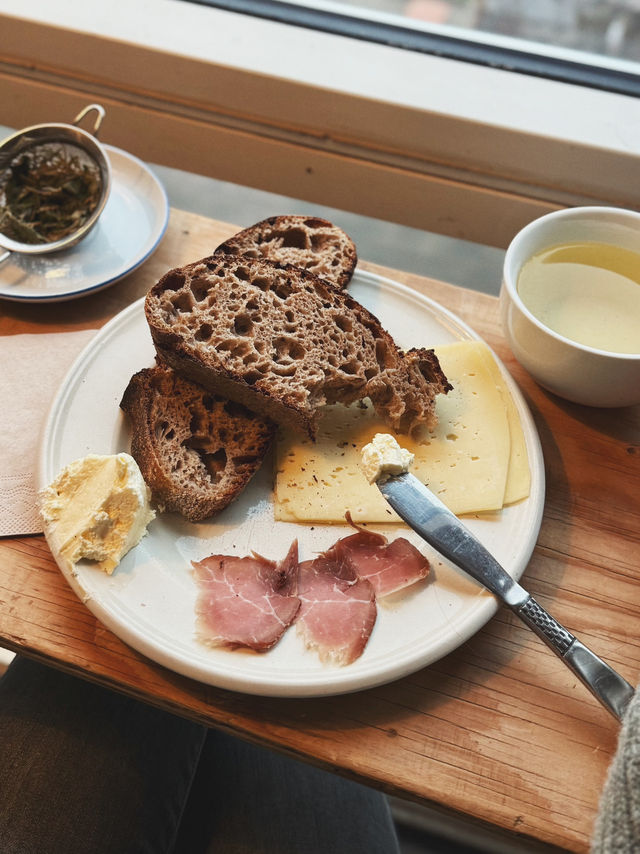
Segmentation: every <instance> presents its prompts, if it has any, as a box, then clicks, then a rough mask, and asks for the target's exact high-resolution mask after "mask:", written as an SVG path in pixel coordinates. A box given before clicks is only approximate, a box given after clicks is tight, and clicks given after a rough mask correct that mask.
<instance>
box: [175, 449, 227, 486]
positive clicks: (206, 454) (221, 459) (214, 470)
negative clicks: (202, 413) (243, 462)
mask: <svg viewBox="0 0 640 854" xmlns="http://www.w3.org/2000/svg"><path fill="white" fill-rule="evenodd" d="M185 445H186V446H187V447H189V448H190V449H191V450H192V451H195V453H196V454H197V455H198V457H199V458H200V462H201V463H202V465H203V466H204V468H205V471H206V472H207V474H208V475H209V477H210V478H211V480H212V481H213V482H214V483H215V482H216V481H218V480H220V478H221V477H222V475H223V474H224V471H225V469H226V467H227V452H226V451H225V449H224V448H219V449H218V450H217V451H214V452H213V453H212V452H210V451H208V450H207V449H206V448H204V447H202V445H200V444H198V440H197V439H194V440H193V441H192V442H191V443H189V442H185Z"/></svg>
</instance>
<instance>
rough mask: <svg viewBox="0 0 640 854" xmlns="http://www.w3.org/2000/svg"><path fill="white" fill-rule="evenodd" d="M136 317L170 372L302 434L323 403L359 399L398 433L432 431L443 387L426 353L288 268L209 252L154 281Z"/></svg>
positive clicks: (339, 294)
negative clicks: (406, 347) (407, 347)
mask: <svg viewBox="0 0 640 854" xmlns="http://www.w3.org/2000/svg"><path fill="white" fill-rule="evenodd" d="M145 311H146V316H147V321H148V323H149V328H150V330H151V335H152V338H153V341H154V344H155V347H156V351H157V353H158V355H159V356H160V358H161V359H162V360H163V361H165V362H166V363H167V364H168V365H170V366H171V367H172V368H174V369H175V370H176V371H178V373H180V374H182V375H183V376H185V377H187V378H189V379H191V380H193V381H195V382H198V383H200V384H201V385H203V386H205V387H206V388H208V389H210V390H211V391H214V392H216V393H217V394H220V395H221V396H223V397H228V398H230V399H232V400H236V401H238V402H239V403H242V404H244V405H245V406H247V407H248V408H249V409H251V410H253V411H254V412H257V413H260V414H262V415H264V416H266V417H268V418H271V419H272V420H274V421H277V422H278V423H281V424H290V425H292V426H297V427H299V428H301V429H302V430H305V431H307V432H308V433H309V435H311V436H314V435H315V429H316V423H317V420H318V416H319V409H320V407H321V406H323V405H324V404H325V403H345V404H348V403H351V402H353V401H355V400H362V399H363V398H365V397H369V398H370V399H371V402H372V403H373V406H374V407H375V409H376V411H377V412H378V414H379V415H380V416H381V417H382V418H383V419H384V420H385V421H386V422H387V423H388V424H389V425H390V426H391V427H392V428H393V429H394V430H397V431H398V432H400V433H410V432H412V430H413V429H414V428H415V427H417V426H418V425H422V424H424V425H426V426H427V427H429V426H432V425H433V424H435V421H436V415H435V411H434V410H435V397H436V395H437V394H438V393H441V392H442V393H446V392H447V391H448V390H449V389H450V388H451V386H450V385H449V383H448V382H447V379H446V377H445V376H444V373H443V372H442V369H441V368H440V364H439V362H438V359H437V357H436V355H435V353H434V352H433V351H432V350H424V349H420V350H411V351H409V352H408V353H406V354H404V353H402V352H401V351H400V350H399V349H398V348H397V346H396V345H395V343H394V341H393V339H392V338H391V336H390V335H389V334H388V332H386V331H385V330H384V329H383V328H382V326H381V325H380V322H379V321H378V320H377V319H376V318H375V317H374V316H373V315H372V314H371V313H370V312H369V311H367V310H366V309H365V308H364V307H363V306H361V305H360V304H359V303H358V302H356V301H355V300H354V299H353V298H352V297H350V296H349V295H348V294H347V293H346V292H344V291H342V290H340V289H338V288H336V287H334V286H332V285H330V284H328V283H327V282H325V281H324V280H323V279H320V278H319V277H318V276H314V275H312V274H311V273H307V272H305V271H304V270H301V269H299V268H296V267H290V266H285V267H282V266H279V265H275V264H272V263H270V262H269V261H264V260H262V259H252V258H246V257H238V258H235V257H232V256H229V255H223V254H215V255H212V256H211V257H209V258H205V259H203V260H202V261H197V262H195V263H193V264H189V265H187V266H185V267H181V268H177V269H175V270H171V271H170V272H168V273H167V274H166V275H165V276H163V278H162V279H160V281H159V282H158V283H157V284H156V285H154V287H152V288H151V290H150V291H149V293H148V294H147V298H146V302H145Z"/></svg>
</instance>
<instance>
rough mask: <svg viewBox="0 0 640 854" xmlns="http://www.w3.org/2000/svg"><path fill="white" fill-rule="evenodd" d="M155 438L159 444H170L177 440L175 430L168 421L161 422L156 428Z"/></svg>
mask: <svg viewBox="0 0 640 854" xmlns="http://www.w3.org/2000/svg"><path fill="white" fill-rule="evenodd" d="M154 432H155V436H156V439H157V440H158V441H159V442H170V441H171V440H172V439H174V438H175V435H176V433H175V430H174V429H173V427H170V426H169V422H168V421H160V422H159V423H158V424H156V426H155V431H154Z"/></svg>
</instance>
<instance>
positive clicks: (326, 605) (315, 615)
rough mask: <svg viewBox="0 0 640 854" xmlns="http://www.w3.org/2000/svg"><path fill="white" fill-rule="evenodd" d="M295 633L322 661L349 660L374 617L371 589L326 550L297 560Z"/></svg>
mask: <svg viewBox="0 0 640 854" xmlns="http://www.w3.org/2000/svg"><path fill="white" fill-rule="evenodd" d="M298 597H299V599H300V610H299V612H298V615H297V617H296V626H297V629H298V633H299V634H300V635H301V636H302V638H303V640H304V642H305V643H306V645H307V646H308V647H310V648H312V649H315V650H316V651H317V652H318V655H319V656H320V659H321V660H322V661H324V662H328V663H332V664H341V665H344V664H351V662H352V661H355V660H356V658H358V657H359V656H360V655H361V654H362V652H363V650H364V648H365V646H366V644H367V641H368V640H369V637H370V635H371V631H372V629H373V626H374V623H375V621H376V615H377V610H376V602H375V593H374V590H373V587H372V586H371V584H370V583H369V582H368V581H367V580H366V579H362V578H358V576H357V575H356V573H355V572H354V570H353V569H352V568H351V567H350V566H349V565H348V564H347V563H346V562H344V561H342V560H340V559H339V558H337V557H336V556H335V555H332V554H330V553H326V554H322V555H320V556H319V557H317V558H316V559H315V560H309V561H304V562H303V563H301V564H300V567H299V575H298Z"/></svg>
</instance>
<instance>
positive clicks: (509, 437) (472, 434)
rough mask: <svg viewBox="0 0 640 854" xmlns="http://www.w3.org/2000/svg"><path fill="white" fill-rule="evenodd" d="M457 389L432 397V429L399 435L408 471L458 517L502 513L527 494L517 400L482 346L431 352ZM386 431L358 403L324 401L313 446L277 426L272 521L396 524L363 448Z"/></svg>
mask: <svg viewBox="0 0 640 854" xmlns="http://www.w3.org/2000/svg"><path fill="white" fill-rule="evenodd" d="M436 352H437V354H438V358H439V360H440V363H441V365H442V368H443V370H444V372H445V374H446V375H447V377H448V379H449V381H450V382H451V384H452V385H453V387H454V388H453V391H451V392H449V394H448V395H446V396H442V395H441V396H440V397H439V399H438V405H437V412H438V419H439V422H438V426H437V428H436V430H435V431H434V432H433V433H427V432H426V431H425V432H424V433H423V434H422V435H419V436H415V437H413V438H409V437H407V436H398V437H396V438H397V439H398V441H399V442H400V445H402V447H404V448H406V449H407V450H409V451H411V453H413V454H414V456H415V459H414V463H413V465H412V467H411V471H412V473H413V474H415V476H416V477H418V478H419V479H420V480H422V481H423V483H425V484H426V485H427V486H428V487H429V488H430V489H431V490H432V491H433V492H435V493H436V494H437V495H438V496H439V497H440V499H441V500H442V501H443V502H444V503H445V504H446V505H447V506H448V507H449V508H450V509H451V510H452V511H453V512H454V513H456V514H458V515H462V514H465V513H466V514H468V513H479V512H488V511H497V510H500V509H501V508H502V507H503V506H504V505H506V504H511V503H514V502H516V501H519V500H521V499H523V498H526V496H527V495H528V494H529V488H530V473H529V463H528V459H527V449H526V444H525V438H524V434H523V431H522V426H521V424H520V418H519V415H518V412H517V409H516V406H515V404H514V402H513V398H512V397H511V394H510V392H509V389H508V387H507V385H506V383H505V381H504V377H503V375H502V372H501V370H500V368H499V367H498V365H497V363H496V361H495V359H494V358H493V355H492V353H491V351H490V350H489V348H488V347H487V346H486V344H484V343H482V342H481V341H464V342H458V343H455V344H449V345H446V346H442V347H438V348H436ZM386 432H388V427H387V426H385V424H384V423H383V422H382V421H380V419H379V418H378V417H377V416H376V414H375V412H374V411H373V409H372V408H371V407H369V406H364V405H362V404H354V405H352V406H349V407H344V406H329V407H326V410H325V413H324V415H323V418H322V420H321V422H320V428H319V431H318V437H317V440H316V442H315V443H314V442H312V441H311V440H309V439H306V438H301V437H300V436H299V434H294V433H288V432H284V431H283V432H281V434H280V436H279V440H278V453H277V474H276V488H275V518H276V519H278V520H280V521H289V522H343V521H344V516H345V513H346V512H347V511H349V512H350V513H351V516H352V518H353V520H354V521H355V522H377V523H380V522H399V521H400V519H399V518H398V517H397V516H396V514H395V513H394V512H393V511H392V510H391V508H390V507H389V505H388V504H387V502H386V501H385V500H384V499H383V498H382V496H381V495H380V493H379V491H378V489H377V487H376V486H375V485H371V484H369V483H368V482H367V479H366V477H365V476H364V474H363V472H362V468H361V451H362V448H363V446H364V445H366V444H367V443H368V442H370V441H371V439H372V438H373V436H374V435H375V434H376V433H386Z"/></svg>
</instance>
